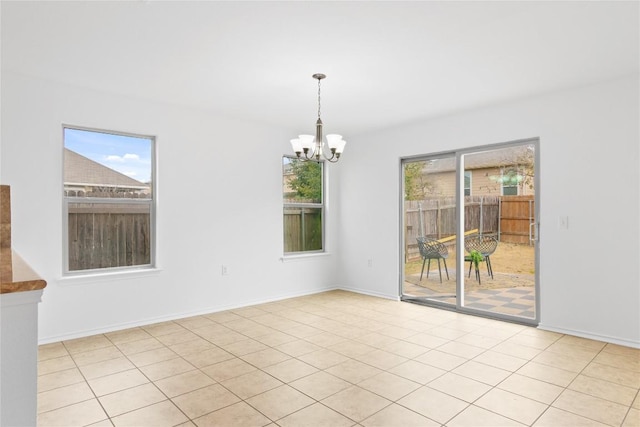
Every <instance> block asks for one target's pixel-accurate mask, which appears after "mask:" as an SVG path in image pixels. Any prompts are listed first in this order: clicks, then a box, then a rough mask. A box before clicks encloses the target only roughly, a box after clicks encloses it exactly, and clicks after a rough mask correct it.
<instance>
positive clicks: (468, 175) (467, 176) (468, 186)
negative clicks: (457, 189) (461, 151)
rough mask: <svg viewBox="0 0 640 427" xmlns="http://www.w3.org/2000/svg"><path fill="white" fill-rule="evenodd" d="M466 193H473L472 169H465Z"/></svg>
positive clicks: (466, 194)
mask: <svg viewBox="0 0 640 427" xmlns="http://www.w3.org/2000/svg"><path fill="white" fill-rule="evenodd" d="M464 195H465V196H470V195H471V171H464Z"/></svg>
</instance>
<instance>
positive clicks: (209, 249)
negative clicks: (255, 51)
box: [0, 71, 337, 343]
mask: <svg viewBox="0 0 640 427" xmlns="http://www.w3.org/2000/svg"><path fill="white" fill-rule="evenodd" d="M62 124H70V125H77V126H86V127H91V128H97V129H108V130H114V131H123V132H131V133H138V134H144V135H155V136H156V137H157V152H156V153H157V157H158V164H159V166H158V175H157V182H158V193H157V194H158V215H157V229H158V236H157V238H158V254H157V259H158V265H159V267H160V271H158V272H156V273H153V274H147V275H119V276H115V277H102V278H84V279H73V280H69V279H63V280H61V271H62V250H63V247H62V231H61V230H62V224H63V217H62V184H61V180H62ZM292 135H294V132H293V131H290V132H289V131H288V130H286V129H275V128H273V127H269V126H265V125H260V124H257V123H248V122H242V121H238V120H231V119H225V118H223V117H221V116H220V115H219V114H218V115H216V114H214V113H212V112H206V111H199V110H192V109H187V108H181V107H178V106H169V105H162V104H156V103H149V102H142V101H140V100H135V99H129V98H126V97H122V96H115V95H109V94H105V93H99V92H94V91H90V90H84V89H81V88H77V87H70V86H64V85H59V84H55V83H51V82H47V81H43V80H37V79H32V78H29V77H26V76H22V75H17V74H15V73H11V72H5V71H3V73H2V135H1V137H2V147H1V152H0V154H1V169H0V170H1V172H2V175H1V176H0V182H2V183H3V184H8V185H11V195H12V198H11V202H12V219H13V247H14V249H15V250H16V251H17V252H18V253H20V254H21V255H22V256H23V258H24V259H25V260H26V261H27V262H28V263H29V264H30V265H31V266H32V267H33V268H34V269H35V270H36V271H37V272H38V273H39V275H41V276H42V277H43V278H44V279H45V280H47V282H48V285H47V288H46V289H45V291H44V295H43V299H42V303H41V305H40V322H39V329H40V335H39V337H40V342H41V343H44V342H50V341H57V340H59V339H63V338H70V337H76V336H83V335H89V334H92V333H95V332H99V331H106V330H113V329H120V328H123V327H127V326H131V325H137V324H142V323H149V322H153V321H156V320H161V319H169V318H175V317H180V316H186V315H189V314H194V313H199V312H208V311H215V310H220V309H223V308H228V307H234V306H241V305H247V304H250V303H253V302H260V301H266V300H271V299H277V298H283V297H288V296H295V295H300V294H305V293H312V292H318V291H321V290H323V289H328V288H331V287H333V285H334V284H335V282H336V279H335V278H336V275H335V271H336V265H337V262H336V258H337V257H336V256H335V250H336V247H337V238H336V236H337V235H336V233H335V232H333V233H332V234H330V235H329V236H328V242H327V243H328V248H329V251H330V252H331V253H332V255H330V256H320V257H312V258H306V259H300V260H295V261H286V262H282V261H281V260H280V258H281V257H282V247H283V245H282V188H281V179H282V178H281V170H282V155H283V154H288V153H289V151H290V145H289V143H288V141H289V139H290V137H291V136H292ZM336 168H337V166H333V165H330V166H329V169H330V170H329V171H328V172H329V176H330V178H334V177H332V176H331V174H332V173H334V172H335V169H336ZM335 182H336V180H335V179H332V180H331V186H330V190H334V189H335ZM330 194H334V191H331V192H330ZM331 201H332V199H331V198H330V200H329V206H330V207H331V206H332V204H331ZM327 221H328V223H329V224H332V223H335V221H336V213H335V212H334V211H333V210H331V209H330V210H329V214H328V218H327ZM222 264H225V265H227V266H228V271H229V274H228V276H222V275H221V265H222Z"/></svg>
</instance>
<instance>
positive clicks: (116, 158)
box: [106, 153, 140, 163]
mask: <svg viewBox="0 0 640 427" xmlns="http://www.w3.org/2000/svg"><path fill="white" fill-rule="evenodd" d="M106 161H108V162H118V163H124V162H126V161H136V162H139V161H140V156H138V155H137V154H129V153H127V154H125V155H124V156H117V155H114V154H112V155H110V156H107V157H106Z"/></svg>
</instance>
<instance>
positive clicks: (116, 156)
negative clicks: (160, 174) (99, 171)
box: [64, 128, 152, 182]
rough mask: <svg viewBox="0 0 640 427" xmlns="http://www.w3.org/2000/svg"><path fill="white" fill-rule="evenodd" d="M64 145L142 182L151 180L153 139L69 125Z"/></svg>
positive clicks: (65, 132)
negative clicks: (76, 127) (70, 126)
mask: <svg viewBox="0 0 640 427" xmlns="http://www.w3.org/2000/svg"><path fill="white" fill-rule="evenodd" d="M64 146H65V148H68V149H69V150H72V151H75V152H76V153H78V154H81V155H83V156H85V157H88V158H89V159H91V160H93V161H95V162H98V163H100V164H102V165H104V166H106V167H108V168H111V169H114V170H116V171H118V172H120V173H123V174H125V175H127V176H129V177H131V178H133V179H136V180H138V181H140V182H150V181H151V151H152V150H151V147H152V140H151V139H150V138H140V137H135V136H125V135H114V134H110V133H103V132H96V131H87V130H80V129H70V128H65V129H64Z"/></svg>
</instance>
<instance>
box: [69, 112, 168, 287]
mask: <svg viewBox="0 0 640 427" xmlns="http://www.w3.org/2000/svg"><path fill="white" fill-rule="evenodd" d="M65 129H73V130H80V131H86V132H97V133H104V134H110V135H119V136H128V137H134V138H142V139H147V140H149V141H150V145H151V153H150V154H151V198H148V199H127V198H100V197H68V196H66V195H65V189H64V185H65V183H64V167H65V165H64V160H63V164H62V170H63V176H62V178H61V180H60V181H61V187H62V189H61V191H62V207H63V212H62V245H63V248H62V253H63V256H62V264H63V265H62V275H63V277H74V276H87V275H96V274H97V275H108V274H113V273H119V272H139V271H143V270H152V269H155V268H156V242H157V240H156V197H157V185H156V176H157V170H156V169H157V164H156V137H155V136H152V135H141V134H134V133H129V132H120V131H113V130H104V129H95V128H88V127H82V126H74V125H66V124H63V125H62V150H63V153H64V149H65V148H66V145H65ZM63 159H64V154H63ZM77 203H88V204H98V205H100V204H102V205H108V204H112V205H123V204H126V205H144V206H148V207H149V232H150V235H149V251H150V257H149V263H148V264H137V265H131V266H119V267H103V268H93V269H82V270H70V269H69V261H70V260H69V243H70V242H69V205H71V204H77Z"/></svg>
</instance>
